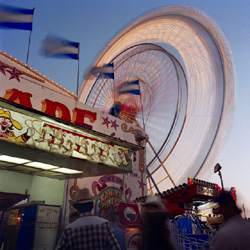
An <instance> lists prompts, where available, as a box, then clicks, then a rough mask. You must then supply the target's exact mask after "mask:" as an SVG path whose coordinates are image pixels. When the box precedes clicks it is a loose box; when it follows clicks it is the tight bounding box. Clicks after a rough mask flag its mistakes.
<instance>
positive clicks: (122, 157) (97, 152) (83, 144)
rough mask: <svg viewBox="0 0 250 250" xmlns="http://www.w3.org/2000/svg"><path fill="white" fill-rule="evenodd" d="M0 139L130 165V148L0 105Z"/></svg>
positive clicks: (119, 164)
mask: <svg viewBox="0 0 250 250" xmlns="http://www.w3.org/2000/svg"><path fill="white" fill-rule="evenodd" d="M0 140H7V141H9V142H15V143H19V144H22V145H25V146H30V147H32V148H37V149H42V150H45V151H48V152H53V153H57V154H62V155H68V156H71V157H76V158H81V159H86V160H88V161H92V162H95V163H103V164H106V165H110V166H115V167H121V168H126V169H130V170H132V168H133V152H132V151H131V150H130V149H127V148H124V147H121V146H117V145H114V144H112V143H107V142H104V141H102V140H101V139H97V138H92V137H90V136H87V135H86V133H85V134H83V133H81V131H80V130H78V131H76V130H74V128H73V127H69V126H67V129H66V128H62V127H61V126H60V127H58V126H55V125H54V124H50V123H48V122H44V121H42V120H39V119H36V118H33V117H30V116H27V115H24V114H20V113H18V112H15V111H12V110H7V109H4V108H3V107H1V106H0Z"/></svg>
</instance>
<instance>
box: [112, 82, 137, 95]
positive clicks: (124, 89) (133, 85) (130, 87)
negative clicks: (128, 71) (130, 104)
mask: <svg viewBox="0 0 250 250" xmlns="http://www.w3.org/2000/svg"><path fill="white" fill-rule="evenodd" d="M117 91H118V93H119V94H125V93H130V94H134V95H140V86H139V81H138V80H137V81H134V82H129V83H127V84H125V85H123V86H121V87H119V88H118V90H117Z"/></svg>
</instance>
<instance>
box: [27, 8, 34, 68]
mask: <svg viewBox="0 0 250 250" xmlns="http://www.w3.org/2000/svg"><path fill="white" fill-rule="evenodd" d="M33 10H35V8H33ZM33 13H34V11H33ZM32 22H33V20H32ZM31 31H32V28H31V30H30V37H29V44H28V52H27V58H26V64H27V65H28V61H29V53H30V40H31Z"/></svg>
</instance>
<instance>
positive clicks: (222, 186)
mask: <svg viewBox="0 0 250 250" xmlns="http://www.w3.org/2000/svg"><path fill="white" fill-rule="evenodd" d="M218 175H219V176H220V181H221V188H222V190H224V185H223V180H222V175H221V171H220V170H219V171H218Z"/></svg>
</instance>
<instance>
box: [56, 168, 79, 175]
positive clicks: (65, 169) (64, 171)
mask: <svg viewBox="0 0 250 250" xmlns="http://www.w3.org/2000/svg"><path fill="white" fill-rule="evenodd" d="M52 171H55V172H60V173H64V174H81V173H83V171H78V170H74V169H69V168H57V169H53V170H52Z"/></svg>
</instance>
